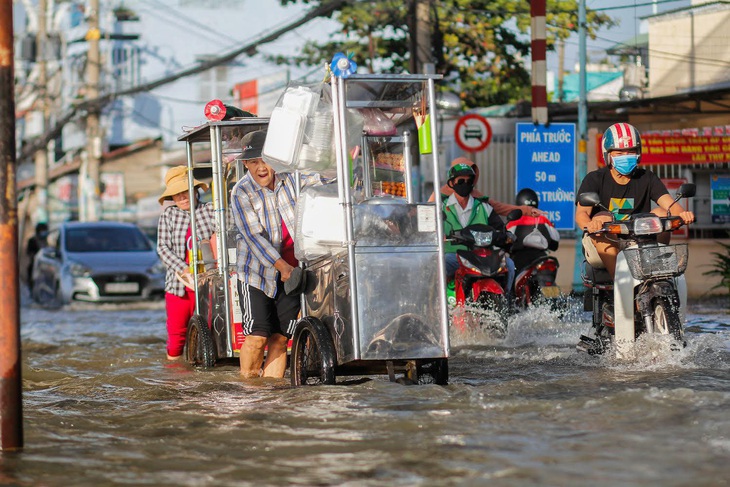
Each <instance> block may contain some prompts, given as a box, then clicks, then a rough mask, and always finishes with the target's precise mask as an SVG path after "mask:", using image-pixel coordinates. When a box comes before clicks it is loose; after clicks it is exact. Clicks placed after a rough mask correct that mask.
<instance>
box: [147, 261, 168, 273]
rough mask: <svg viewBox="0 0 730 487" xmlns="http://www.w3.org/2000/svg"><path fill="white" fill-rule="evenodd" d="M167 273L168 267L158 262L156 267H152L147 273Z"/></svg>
mask: <svg viewBox="0 0 730 487" xmlns="http://www.w3.org/2000/svg"><path fill="white" fill-rule="evenodd" d="M166 271H167V267H165V264H163V263H162V262H160V261H157V262H156V263H155V265H153V266H152V267H150V268H149V269H148V270H147V272H149V273H150V274H164V273H165V272H166Z"/></svg>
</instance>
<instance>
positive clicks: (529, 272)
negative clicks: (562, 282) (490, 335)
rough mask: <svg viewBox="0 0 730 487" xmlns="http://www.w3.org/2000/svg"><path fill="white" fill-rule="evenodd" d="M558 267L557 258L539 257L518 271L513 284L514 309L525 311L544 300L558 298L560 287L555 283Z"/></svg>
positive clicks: (549, 256)
mask: <svg viewBox="0 0 730 487" xmlns="http://www.w3.org/2000/svg"><path fill="white" fill-rule="evenodd" d="M545 254H547V253H545ZM513 255H514V254H513ZM558 267H560V264H559V263H558V259H557V258H555V257H553V256H551V255H541V256H539V257H537V258H535V259H534V260H533V261H532V262H530V263H529V264H528V265H526V266H525V267H524V268H522V269H520V270H518V271H517V276H516V277H515V284H514V303H515V307H516V308H517V309H525V308H528V307H530V306H531V305H533V304H535V303H538V302H542V301H544V300H546V299H557V298H559V297H560V287H558V285H557V283H556V282H555V280H556V278H557V274H558Z"/></svg>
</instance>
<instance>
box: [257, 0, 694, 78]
mask: <svg viewBox="0 0 730 487" xmlns="http://www.w3.org/2000/svg"><path fill="white" fill-rule="evenodd" d="M259 1H260V0H259ZM689 5H690V0H586V6H587V8H589V9H593V10H600V11H602V12H603V13H606V14H608V15H610V16H611V17H614V18H616V19H618V21H619V25H618V26H616V27H613V28H611V29H602V30H601V31H599V33H598V37H597V38H596V39H590V38H588V40H587V42H586V47H587V52H588V57H589V58H595V59H600V58H602V57H603V53H604V51H605V50H606V49H607V48H609V47H611V46H612V45H614V44H616V43H618V42H621V41H625V40H628V39H631V38H632V37H634V36H636V35H638V34H639V33H641V32H642V28H643V25H642V24H644V23H645V21H642V20H641V18H642V17H645V16H647V15H651V14H652V12H653V10H654V7H656V10H657V12H659V13H661V12H665V11H667V10H674V9H678V8H682V7H687V6H689ZM259 8H260V9H261V10H260V12H261V14H262V15H267V16H268V15H275V16H278V17H280V18H281V20H282V23H284V22H286V21H290V20H292V19H294V18H296V17H298V16H300V15H301V14H302V12H304V11H305V10H306V9H307V8H308V7H307V6H305V5H290V6H288V7H287V8H282V7H281V6H279V2H275V1H271V0H267V1H266V2H265V3H264V2H262V3H261V5H260V7H259ZM332 26H333V23H332V22H331V21H329V20H325V19H317V20H314V21H312V22H309V23H308V24H306V25H304V26H302V27H300V28H299V29H297V30H296V31H295V32H293V33H291V34H288V35H286V36H284V37H283V38H282V39H280V40H279V41H277V42H275V43H272V44H271V45H269V46H265V47H262V49H261V51H263V52H293V51H295V50H298V49H299V48H300V47H301V46H302V45H303V44H304V42H305V41H306V40H308V39H311V38H322V37H323V35H324V34H325V32H330V31H331V29H332ZM577 63H578V36H577V35H574V36H572V37H571V38H570V39H568V41H567V42H566V53H565V66H564V68H565V69H567V70H569V71H572V70H573V67H574V66H575V65H576V64H577ZM557 64H558V59H557V54H556V53H551V54H549V55H548V69H550V70H554V71H556V70H557ZM269 69H272V70H275V69H276V68H271V67H270V68H269ZM279 69H280V68H279ZM293 74H294V73H293Z"/></svg>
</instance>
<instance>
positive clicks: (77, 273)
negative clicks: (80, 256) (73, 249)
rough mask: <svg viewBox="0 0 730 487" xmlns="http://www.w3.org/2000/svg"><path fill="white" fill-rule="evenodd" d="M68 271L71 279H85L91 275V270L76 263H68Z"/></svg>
mask: <svg viewBox="0 0 730 487" xmlns="http://www.w3.org/2000/svg"><path fill="white" fill-rule="evenodd" d="M68 271H69V272H70V273H71V275H72V276H73V277H87V276H89V275H91V269H89V268H88V267H86V266H85V265H83V264H79V263H78V262H70V263H69V265H68Z"/></svg>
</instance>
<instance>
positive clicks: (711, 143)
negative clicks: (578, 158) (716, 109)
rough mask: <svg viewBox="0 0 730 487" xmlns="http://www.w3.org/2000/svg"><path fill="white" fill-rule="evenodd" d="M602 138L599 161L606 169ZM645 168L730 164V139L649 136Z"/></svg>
mask: <svg viewBox="0 0 730 487" xmlns="http://www.w3.org/2000/svg"><path fill="white" fill-rule="evenodd" d="M602 137H603V136H602V135H600V134H599V135H598V153H599V154H598V161H599V164H600V165H604V164H605V162H604V161H603V153H602V146H601V138H602ZM641 142H642V144H643V147H642V150H641V163H642V164H711V163H723V162H730V136H727V135H725V136H685V135H658V134H647V135H642V136H641Z"/></svg>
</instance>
